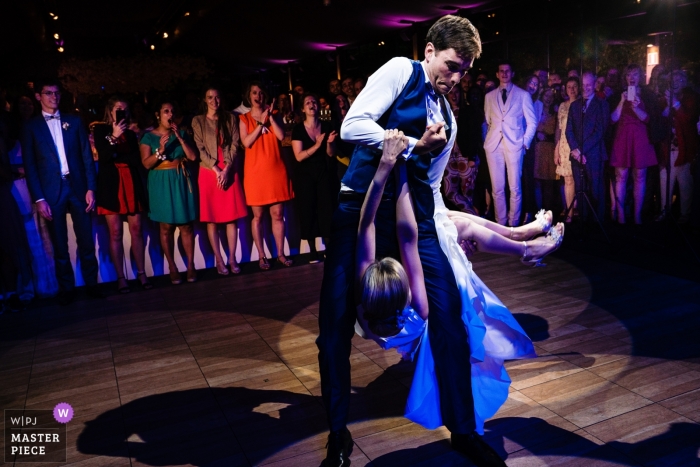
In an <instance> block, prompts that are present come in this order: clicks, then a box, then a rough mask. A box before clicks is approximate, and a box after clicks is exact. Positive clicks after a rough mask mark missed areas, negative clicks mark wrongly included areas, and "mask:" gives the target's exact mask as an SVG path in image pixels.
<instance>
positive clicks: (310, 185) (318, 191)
mask: <svg viewBox="0 0 700 467" xmlns="http://www.w3.org/2000/svg"><path fill="white" fill-rule="evenodd" d="M302 112H303V113H304V121H303V122H301V123H299V124H297V125H296V126H295V127H294V130H293V131H292V149H294V157H295V158H296V160H297V162H298V164H297V166H296V168H295V170H294V176H293V177H292V184H293V186H294V193H295V198H294V202H295V206H296V210H297V215H298V216H299V224H300V227H301V229H300V230H301V238H302V239H303V240H306V241H308V242H309V249H310V251H311V260H310V262H312V263H315V262H318V254H317V253H316V244H315V243H316V237H323V241H324V244H325V246H326V247H328V238H329V237H330V233H331V217H332V215H333V206H334V199H335V198H334V197H335V196H337V191H336V192H335V193H334V192H333V191H334V190H333V188H334V183H333V174H331V173H330V171H329V170H328V167H329V164H328V161H329V159H330V158H332V157H334V156H335V140H336V138H337V136H338V134H337V133H336V132H335V131H333V130H332V124H331V123H330V122H322V121H320V120H319V118H318V117H319V106H318V97H316V96H315V95H314V94H305V95H304V98H303V101H302Z"/></svg>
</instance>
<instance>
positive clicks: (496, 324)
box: [381, 158, 537, 434]
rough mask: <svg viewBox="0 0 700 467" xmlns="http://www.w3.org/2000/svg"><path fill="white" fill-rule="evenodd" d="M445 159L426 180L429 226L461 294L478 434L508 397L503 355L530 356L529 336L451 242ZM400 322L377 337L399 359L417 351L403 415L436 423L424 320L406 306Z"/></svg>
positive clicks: (432, 366)
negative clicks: (431, 208)
mask: <svg viewBox="0 0 700 467" xmlns="http://www.w3.org/2000/svg"><path fill="white" fill-rule="evenodd" d="M446 163H447V158H441V159H437V160H435V161H433V165H432V166H431V168H430V180H435V182H433V184H432V188H433V197H434V199H435V214H434V216H433V217H434V220H435V228H436V230H437V234H438V239H439V241H440V246H441V247H442V250H443V252H444V253H445V255H446V256H447V258H448V260H449V262H450V265H451V266H452V271H453V272H454V275H455V279H456V280H457V287H458V288H459V292H460V295H461V298H462V320H463V321H464V325H465V326H466V327H467V333H468V335H469V348H470V351H471V363H472V366H471V373H472V374H471V378H472V395H473V397H474V413H475V416H476V431H477V432H478V433H479V434H483V433H484V422H485V421H486V420H487V419H489V418H491V417H493V416H494V415H495V414H496V412H497V411H498V409H499V408H500V407H501V406H502V405H503V403H504V402H505V401H506V399H508V388H509V386H510V382H511V380H510V377H509V376H508V373H507V372H506V369H505V367H504V365H503V362H504V360H513V359H521V358H532V357H536V356H537V355H536V353H535V349H534V347H533V345H532V341H531V340H530V338H529V337H528V336H527V334H526V333H525V331H524V330H523V328H522V327H521V326H520V324H518V322H517V321H516V320H515V318H514V317H513V315H512V314H511V313H510V311H508V308H506V307H505V305H503V303H501V301H500V300H499V299H498V298H497V297H496V295H494V293H493V292H491V290H489V288H488V287H486V285H485V284H484V283H483V282H482V281H481V279H479V277H478V276H477V275H476V274H475V273H474V271H473V270H472V264H471V262H469V260H468V259H467V257H466V255H465V254H464V252H463V251H462V249H461V248H460V246H459V243H458V241H457V229H456V227H455V225H454V223H453V222H452V221H451V220H450V219H449V217H447V208H446V207H445V204H444V202H443V200H442V195H441V194H440V181H441V179H442V174H443V173H444V171H445V164H446ZM404 314H405V317H406V325H405V326H404V329H403V330H402V332H401V333H399V334H398V335H396V336H394V337H391V338H387V339H383V342H382V343H381V345H382V347H384V348H390V347H391V348H396V349H397V350H398V351H399V352H400V353H401V354H402V355H403V356H404V357H405V358H412V357H413V356H414V355H415V353H416V351H417V360H416V369H415V373H414V376H413V382H412V384H411V390H410V393H409V396H408V401H407V403H406V412H405V415H406V417H407V418H408V419H410V420H412V421H414V422H416V423H419V424H421V425H423V426H424V427H426V428H430V429H433V428H437V427H439V426H441V425H442V417H441V416H440V398H439V393H438V389H437V378H436V375H435V364H434V360H433V355H432V352H431V351H430V340H429V337H428V322H429V321H430V318H428V321H425V322H424V321H423V320H422V319H421V318H420V317H419V316H418V315H417V314H416V313H415V312H414V311H413V310H412V309H410V308H409V309H407V310H405V311H404Z"/></svg>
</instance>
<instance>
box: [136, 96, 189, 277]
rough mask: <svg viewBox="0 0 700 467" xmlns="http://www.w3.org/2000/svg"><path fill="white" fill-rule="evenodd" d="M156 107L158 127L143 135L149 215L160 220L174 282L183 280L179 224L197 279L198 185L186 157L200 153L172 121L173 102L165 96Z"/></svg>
mask: <svg viewBox="0 0 700 467" xmlns="http://www.w3.org/2000/svg"><path fill="white" fill-rule="evenodd" d="M156 108H157V109H158V110H157V111H156V121H157V122H158V127H157V128H156V129H154V130H153V131H151V132H149V133H146V134H145V135H143V137H142V138H141V162H143V165H144V166H145V167H146V168H147V169H148V200H149V206H150V207H149V212H148V217H149V218H150V219H151V220H153V221H156V222H159V223H160V244H161V247H162V248H163V252H164V253H165V258H166V259H167V261H168V268H169V269H170V280H171V282H172V283H173V284H179V283H181V282H182V278H181V276H180V272H179V271H178V269H177V266H176V265H175V228H176V227H177V228H179V229H180V237H181V238H182V246H183V248H184V250H185V256H186V257H187V282H195V281H196V280H197V272H196V271H195V269H194V229H193V221H194V220H195V218H196V212H195V196H194V190H195V187H194V185H193V179H192V176H191V174H190V172H189V170H188V168H187V165H186V161H187V160H189V161H194V160H195V159H196V158H197V155H196V153H195V152H194V150H193V149H192V146H190V145H188V144H187V142H186V141H185V140H184V136H185V133H184V132H183V131H178V128H177V125H175V123H173V121H172V120H173V104H172V103H171V102H168V101H167V100H165V101H163V102H162V103H161V104H160V105H159V106H158V107H156Z"/></svg>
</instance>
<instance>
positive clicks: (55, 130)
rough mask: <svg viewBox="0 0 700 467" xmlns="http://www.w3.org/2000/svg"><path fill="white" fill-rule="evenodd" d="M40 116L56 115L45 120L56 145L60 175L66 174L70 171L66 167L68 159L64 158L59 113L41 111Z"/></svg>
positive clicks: (64, 148) (64, 152) (64, 150)
mask: <svg viewBox="0 0 700 467" xmlns="http://www.w3.org/2000/svg"><path fill="white" fill-rule="evenodd" d="M41 115H42V117H44V119H46V117H58V118H51V119H49V120H47V121H46V125H48V127H49V131H50V132H51V137H52V138H53V143H54V145H55V146H56V153H57V154H58V162H59V163H60V165H61V175H62V176H63V175H67V174H68V173H69V172H70V169H69V168H68V159H66V147H65V146H64V145H63V130H62V129H61V114H60V113H59V112H58V111H56V113H55V114H54V115H51V114H49V113H46V112H44V111H43V110H42V111H41Z"/></svg>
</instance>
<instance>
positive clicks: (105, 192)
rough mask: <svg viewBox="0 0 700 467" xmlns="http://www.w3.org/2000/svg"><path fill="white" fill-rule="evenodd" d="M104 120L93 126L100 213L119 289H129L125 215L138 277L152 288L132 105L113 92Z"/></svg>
mask: <svg viewBox="0 0 700 467" xmlns="http://www.w3.org/2000/svg"><path fill="white" fill-rule="evenodd" d="M104 122H105V123H104V124H101V125H96V126H95V128H94V129H93V135H94V138H95V149H96V150H97V154H98V164H99V165H98V168H99V170H98V171H97V200H96V201H97V214H98V215H103V216H105V218H106V219H107V226H108V228H109V254H110V256H111V258H112V263H113V264H114V268H115V269H116V271H117V289H118V290H119V292H120V293H128V292H130V289H129V284H128V283H127V281H126V275H125V271H124V244H123V242H122V238H123V234H124V225H123V217H122V216H126V221H127V223H128V224H129V232H130V233H131V252H132V253H133V255H134V263H136V269H137V273H136V274H137V279H138V281H139V284H140V285H141V287H143V288H144V289H151V288H153V284H151V282H149V280H148V277H147V276H146V270H145V261H144V259H145V248H144V243H143V234H142V233H141V213H142V212H143V211H144V210H146V209H147V200H148V197H147V196H146V190H145V187H144V183H143V180H144V176H143V173H142V170H143V168H142V165H141V155H140V153H139V143H138V137H137V136H136V133H134V132H133V131H132V130H131V129H130V127H129V126H130V125H129V124H130V115H129V106H128V104H127V103H126V100H125V99H123V98H121V97H119V96H114V97H112V98H111V99H109V101H108V102H107V106H106V107H105V116H104Z"/></svg>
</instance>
